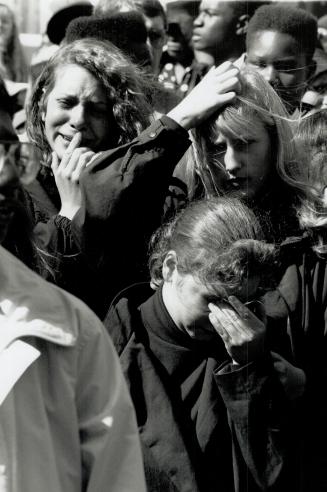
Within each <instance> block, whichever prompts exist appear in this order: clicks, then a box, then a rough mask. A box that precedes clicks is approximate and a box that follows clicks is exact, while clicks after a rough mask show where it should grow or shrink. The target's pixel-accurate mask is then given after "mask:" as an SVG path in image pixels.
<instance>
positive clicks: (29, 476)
mask: <svg viewBox="0 0 327 492" xmlns="http://www.w3.org/2000/svg"><path fill="white" fill-rule="evenodd" d="M80 491H87V492H106V491H108V492H144V491H145V482H144V473H143V463H142V457H141V451H140V445H139V438H138V432H137V427H136V422H135V414H134V408H133V406H132V403H131V400H130V396H129V393H128V391H127V388H126V385H125V382H124V379H123V375H122V372H121V369H120V365H119V361H118V357H117V355H116V353H115V350H114V348H113V346H112V343H111V341H110V339H109V336H108V335H107V334H106V333H105V331H104V329H103V326H102V324H101V322H100V321H99V320H98V318H96V316H95V315H94V314H93V313H92V312H91V311H90V310H89V309H88V308H87V307H86V306H85V305H84V304H82V303H81V302H80V301H78V300H77V299H75V298H74V297H72V296H71V295H69V294H67V293H66V292H64V291H62V290H60V289H58V288H56V287H55V286H53V285H51V284H48V283H47V282H45V281H44V280H43V279H41V278H40V277H39V276H37V275H36V274H34V273H33V272H31V271H30V270H29V269H28V268H27V267H25V265H23V264H22V263H21V262H20V261H18V260H17V259H16V258H15V257H13V256H12V255H11V254H10V253H8V252H7V251H6V250H4V249H3V248H1V247H0V492H80Z"/></svg>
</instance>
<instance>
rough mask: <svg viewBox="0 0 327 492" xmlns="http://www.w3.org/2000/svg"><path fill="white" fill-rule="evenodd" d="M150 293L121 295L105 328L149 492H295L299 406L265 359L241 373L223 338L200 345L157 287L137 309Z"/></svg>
mask: <svg viewBox="0 0 327 492" xmlns="http://www.w3.org/2000/svg"><path fill="white" fill-rule="evenodd" d="M148 294H149V289H147V288H146V287H144V286H143V287H142V286H137V285H136V286H133V287H132V288H131V289H127V290H125V291H124V292H123V293H122V294H120V296H119V298H118V299H116V300H115V302H114V303H113V304H112V306H111V309H110V311H109V313H108V315H107V317H106V320H105V325H106V327H107V329H108V332H109V334H110V335H111V337H112V340H113V342H114V344H115V346H116V349H117V351H118V353H119V355H120V361H121V364H122V367H123V370H124V373H125V377H126V380H127V384H128V387H129V390H130V393H131V396H132V399H133V402H134V405H135V409H136V414H137V421H138V426H139V430H140V435H141V441H142V446H143V453H144V461H145V470H146V478H147V484H148V490H149V492H155V491H164V492H169V491H174V492H200V491H202V492H213V491H223V492H229V491H231V492H234V491H238V492H250V491H251V492H257V491H261V490H269V491H275V492H277V491H278V492H284V491H288V490H293V489H292V488H291V486H290V483H293V476H292V473H291V461H292V459H293V458H294V456H295V454H294V455H292V458H290V457H291V454H292V453H291V451H290V446H292V445H294V444H295V443H294V441H292V439H293V437H294V436H293V434H292V430H291V429H292V424H294V420H292V419H293V415H292V409H293V406H292V404H290V402H289V401H288V400H287V398H286V396H285V393H284V389H283V387H282V386H281V384H280V381H279V379H278V377H277V376H276V373H275V372H274V367H273V364H272V361H271V359H270V357H269V355H268V354H267V357H266V358H264V359H262V360H258V361H255V362H251V363H249V364H248V365H246V366H243V367H238V368H237V369H235V366H232V364H231V361H230V359H229V356H228V354H227V352H226V350H225V347H224V345H223V343H222V341H221V339H220V337H219V336H218V335H217V339H216V340H213V341H211V342H210V343H204V342H198V341H195V340H192V339H191V338H190V337H189V336H188V335H186V334H184V333H183V332H182V331H180V330H179V329H178V328H177V327H176V326H175V324H174V323H173V321H172V319H171V317H170V315H169V313H168V312H167V310H166V308H165V306H164V304H163V301H162V297H161V291H160V290H159V291H157V292H156V293H155V294H154V295H153V296H151V297H150V298H149V299H148V300H147V301H145V302H143V303H142V304H141V305H140V306H139V307H138V303H140V302H141V299H142V297H143V298H144V297H147V295H148ZM294 447H296V446H294ZM289 473H290V475H291V479H290V480H291V481H290V482H289V481H288V479H289V476H288V474H289Z"/></svg>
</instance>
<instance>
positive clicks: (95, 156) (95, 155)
mask: <svg viewBox="0 0 327 492" xmlns="http://www.w3.org/2000/svg"><path fill="white" fill-rule="evenodd" d="M102 154H103V152H97V153H96V154H94V156H93V157H92V159H90V160H89V162H87V163H86V167H89V166H90V165H91V164H92V162H94V161H95V159H97V158H98V157H100V156H101V155H102Z"/></svg>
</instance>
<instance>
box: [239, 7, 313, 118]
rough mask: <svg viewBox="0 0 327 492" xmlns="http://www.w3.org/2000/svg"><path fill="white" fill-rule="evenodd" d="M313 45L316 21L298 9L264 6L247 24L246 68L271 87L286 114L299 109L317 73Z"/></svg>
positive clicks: (307, 13)
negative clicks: (260, 76)
mask: <svg viewBox="0 0 327 492" xmlns="http://www.w3.org/2000/svg"><path fill="white" fill-rule="evenodd" d="M316 44H317V20H316V18H315V17H314V16H313V15H311V14H310V13H309V12H307V11H305V10H303V9H300V8H295V7H291V6H286V5H280V4H279V5H264V6H262V7H260V8H259V9H258V10H256V12H255V14H254V15H253V17H252V18H251V20H250V22H249V25H248V29H247V35H246V51H247V53H246V65H247V66H248V67H250V68H252V69H254V70H257V71H258V72H260V73H261V74H262V75H263V76H264V77H265V79H266V80H267V81H268V82H269V83H270V84H271V85H272V86H273V87H274V89H275V90H276V91H277V92H278V94H279V96H280V97H281V99H282V100H283V102H284V103H285V105H286V107H287V110H288V111H289V113H293V112H294V110H295V109H296V108H300V109H301V99H302V96H303V94H304V92H305V90H306V88H307V86H308V81H309V79H310V77H312V75H313V74H314V72H315V69H316V65H315V62H314V60H313V55H314V51H315V48H316ZM303 110H305V108H303Z"/></svg>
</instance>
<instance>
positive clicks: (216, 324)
mask: <svg viewBox="0 0 327 492" xmlns="http://www.w3.org/2000/svg"><path fill="white" fill-rule="evenodd" d="M209 320H210V323H211V324H212V326H213V327H214V329H215V330H216V332H217V333H218V335H219V336H220V337H221V338H222V340H223V341H224V343H228V342H229V334H228V332H227V331H226V330H225V328H224V326H223V325H222V323H221V322H220V321H219V319H218V318H217V317H216V316H215V315H214V314H213V313H209Z"/></svg>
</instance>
